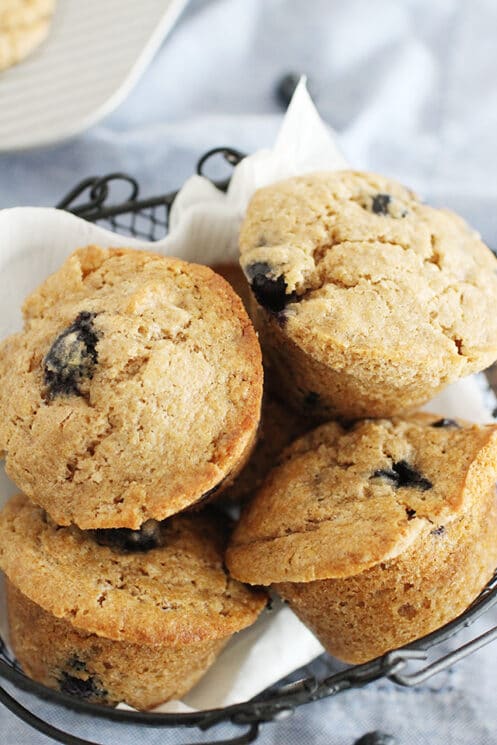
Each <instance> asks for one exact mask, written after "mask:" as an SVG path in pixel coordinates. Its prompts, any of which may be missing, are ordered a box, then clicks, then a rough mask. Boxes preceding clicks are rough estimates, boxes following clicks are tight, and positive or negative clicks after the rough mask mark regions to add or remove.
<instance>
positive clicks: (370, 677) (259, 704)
mask: <svg viewBox="0 0 497 745" xmlns="http://www.w3.org/2000/svg"><path fill="white" fill-rule="evenodd" d="M219 156H221V157H222V158H223V159H224V160H225V161H226V163H227V164H228V165H230V166H232V167H234V166H236V165H237V164H238V163H239V162H240V161H241V160H242V159H243V157H244V155H243V153H241V152H240V151H238V150H235V149H233V148H229V147H219V148H214V149H213V150H209V152H207V153H205V155H203V156H202V157H201V158H200V160H199V161H198V164H197V169H196V172H197V174H198V175H201V176H204V177H206V178H208V176H206V166H207V165H208V163H209V162H210V161H211V159H212V158H217V157H219ZM229 180H230V179H229V178H228V179H225V180H220V181H212V183H214V185H215V186H217V188H219V189H222V190H226V189H227V188H228V185H229ZM115 183H124V184H126V185H127V186H128V187H129V188H130V192H129V195H128V197H127V198H126V199H125V200H124V201H120V202H117V203H115V202H114V203H113V202H112V201H111V191H112V185H113V184H115ZM176 194H177V192H176V191H174V192H170V193H168V194H164V195H161V196H158V197H150V198H145V199H143V198H139V196H140V188H139V184H138V182H137V181H136V179H134V178H132V177H130V176H129V175H127V174H124V173H112V174H108V175H107V176H104V177H91V178H87V179H84V180H83V181H81V182H80V183H79V184H78V185H76V186H75V187H74V188H73V189H71V191H70V192H69V193H68V194H67V195H66V197H64V199H62V200H61V201H60V202H59V204H58V205H57V207H58V208H59V209H64V210H67V211H69V212H72V213H73V214H75V215H77V216H79V217H82V218H84V219H85V220H88V221H90V222H103V221H108V222H110V223H111V225H112V226H115V225H116V223H115V219H116V218H117V217H118V216H121V215H132V216H136V215H139V214H140V213H143V211H144V210H154V209H156V208H161V209H164V210H165V213H166V217H165V219H164V220H159V219H157V218H156V217H154V216H153V212H152V217H150V215H149V214H147V213H146V217H147V218H148V219H151V220H153V223H154V229H155V227H157V226H159V227H163V228H164V229H165V230H167V227H168V220H169V213H170V209H171V206H172V204H173V202H174V198H175V196H176ZM133 226H134V223H133V222H131V225H130V227H128V228H127V229H128V230H129V231H130V233H131V234H133ZM140 234H142V233H140ZM147 235H150V234H147ZM496 604H497V569H496V572H495V574H494V576H493V577H492V579H491V580H490V582H489V583H488V584H487V586H486V587H485V588H484V590H483V591H482V592H481V594H480V595H479V597H478V598H477V599H476V600H475V601H474V603H473V604H472V605H471V606H470V607H469V608H468V609H467V610H466V611H465V612H464V613H462V614H461V615H460V616H459V617H458V618H456V619H454V620H453V621H451V622H449V623H447V624H445V625H444V626H443V627H441V628H440V629H437V630H436V631H433V632H432V633H431V634H428V635H426V636H424V637H423V638H421V639H418V640H416V641H415V642H412V643H411V644H408V645H406V646H405V647H402V648H400V649H398V650H394V651H391V652H388V653H387V654H385V655H383V656H382V657H378V658H376V659H375V660H372V661H370V662H367V663H364V664H362V665H355V666H352V667H349V668H347V669H345V670H343V671H341V672H337V673H333V674H331V675H329V676H327V677H324V678H323V679H321V680H318V679H317V678H315V677H304V678H302V679H300V680H297V681H296V682H293V683H290V684H287V685H281V686H280V687H277V686H272V687H271V688H270V689H268V690H267V691H264V692H262V693H261V694H259V695H258V696H256V697H255V698H253V699H252V700H250V701H246V702H243V703H241V704H234V705H232V706H228V707H225V708H220V709H209V710H205V711H199V712H192V713H184V714H167V713H157V712H141V711H126V710H120V709H112V708H108V707H105V706H102V705H99V704H92V703H89V702H87V701H84V700H81V699H77V698H75V697H74V696H70V695H68V694H66V693H63V692H61V691H57V690H54V689H51V688H47V687H46V686H44V685H42V684H41V683H38V682H36V681H34V680H31V679H30V678H28V677H27V676H26V675H25V674H24V673H23V672H22V670H21V669H20V668H19V666H18V664H17V663H16V661H15V659H13V658H11V657H10V656H9V654H8V651H7V648H6V645H5V643H4V641H3V639H2V638H1V637H0V677H2V678H4V679H5V680H7V681H9V683H11V684H13V685H14V686H15V687H16V688H18V689H21V690H23V691H26V692H28V693H31V694H34V695H36V696H37V697H38V698H40V699H42V700H44V701H48V702H50V703H53V704H58V705H60V706H62V707H64V708H66V709H70V710H73V711H75V712H78V713H79V714H82V715H91V716H93V717H97V718H99V719H107V720H111V721H115V722H119V723H121V724H135V725H136V724H142V725H147V726H150V727H157V726H162V727H172V728H176V727H197V728H199V729H200V730H204V731H205V730H208V729H210V728H211V727H214V726H216V725H219V724H222V723H225V722H229V723H232V724H235V725H239V726H245V727H247V729H246V731H245V732H244V733H243V734H242V735H240V736H238V737H235V738H234V739H233V738H232V739H229V740H218V741H216V742H217V743H219V744H221V743H223V744H224V745H245V743H251V742H253V741H254V740H255V739H256V738H257V736H258V733H259V727H260V725H261V724H263V723H266V722H271V721H274V720H278V719H281V718H284V717H286V716H288V715H290V714H292V713H293V712H294V711H295V709H297V708H298V707H300V706H302V705H304V704H307V703H311V702H313V701H317V700H320V699H322V698H326V697H330V696H334V695H337V694H338V693H340V692H341V691H344V690H350V689H353V688H360V687H363V686H365V685H367V684H368V683H371V682H373V681H376V680H379V679H382V678H384V679H388V680H391V681H392V682H394V683H396V684H398V685H401V686H407V687H413V686H416V685H419V684H420V683H422V682H424V681H425V680H427V679H428V678H430V677H432V676H433V675H436V674H437V673H439V672H441V671H442V670H445V669H447V668H448V667H450V666H451V665H452V664H454V663H456V662H458V661H460V660H461V659H463V658H465V657H467V656H468V655H470V654H472V653H473V652H475V651H476V650H478V649H480V648H482V647H483V646H485V645H486V644H489V643H490V642H492V641H494V640H495V639H497V626H494V627H493V628H491V629H489V630H488V631H486V632H484V633H483V634H481V635H480V636H478V637H476V638H473V639H472V640H471V641H469V642H467V643H465V644H463V645H461V646H459V647H457V648H456V649H454V650H453V651H451V652H449V653H447V654H445V655H442V656H440V657H439V658H438V659H436V660H435V661H434V662H431V663H426V664H424V665H422V666H421V668H420V669H418V670H415V671H411V672H409V670H408V669H407V668H408V666H409V663H412V662H416V661H417V662H426V660H427V653H428V651H429V650H430V649H432V648H433V647H436V646H437V645H439V644H441V643H443V642H445V641H446V640H448V639H449V638H451V637H453V636H455V635H456V634H458V633H459V632H460V631H461V630H462V629H464V628H467V627H469V626H470V625H471V624H473V623H474V622H475V621H476V620H477V619H478V618H480V617H481V616H482V615H483V614H484V613H486V612H487V611H488V610H489V609H490V608H491V607H492V606H494V605H496ZM0 702H1V703H3V704H4V705H5V706H6V707H7V708H8V709H10V710H11V711H12V712H13V713H14V714H15V715H17V716H18V717H19V718H20V719H22V720H23V721H25V722H26V723H27V724H29V725H31V726H32V727H34V728H35V729H37V730H39V731H40V732H43V733H44V734H46V735H47V736H49V737H52V738H53V739H54V740H56V741H58V742H61V743H64V744H65V745H97V744H96V743H91V742H90V741H88V740H85V739H81V738H79V737H76V736H74V735H72V734H70V733H67V732H64V731H62V730H59V729H57V728H56V727H54V726H53V725H51V724H49V723H47V722H45V721H44V720H43V719H41V718H39V717H37V716H36V715H34V714H33V713H32V712H30V711H29V710H28V709H26V708H25V707H24V706H23V705H22V704H21V703H19V702H18V701H17V700H16V699H15V698H14V697H13V696H12V695H11V694H10V693H9V692H8V691H7V690H5V688H3V687H2V686H0ZM206 745H208V744H207V743H206ZM212 745H215V744H214V743H212Z"/></svg>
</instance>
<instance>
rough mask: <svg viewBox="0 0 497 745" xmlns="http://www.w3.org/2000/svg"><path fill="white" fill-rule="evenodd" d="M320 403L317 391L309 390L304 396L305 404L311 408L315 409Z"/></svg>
mask: <svg viewBox="0 0 497 745" xmlns="http://www.w3.org/2000/svg"><path fill="white" fill-rule="evenodd" d="M318 403H319V393H316V391H309V393H307V395H306V396H305V398H304V406H306V407H307V408H309V409H314V408H315V407H316V406H317V405H318Z"/></svg>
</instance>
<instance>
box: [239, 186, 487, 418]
mask: <svg viewBox="0 0 497 745" xmlns="http://www.w3.org/2000/svg"><path fill="white" fill-rule="evenodd" d="M378 200H379V201H378ZM373 205H374V207H373ZM240 261H241V265H242V268H243V269H244V271H245V273H246V275H247V277H248V278H249V279H250V275H251V267H252V268H253V267H254V266H257V265H259V266H261V265H262V266H264V265H265V266H266V267H268V270H267V272H266V274H267V276H268V277H270V278H272V279H277V278H282V280H284V283H285V285H286V296H287V300H288V302H287V304H286V307H285V308H284V310H283V311H282V313H281V314H279V320H280V330H281V335H282V336H283V337H286V338H287V339H289V340H291V341H292V343H294V344H295V345H296V346H297V347H298V349H299V350H301V351H302V353H305V354H308V355H310V356H311V357H312V358H313V359H315V360H316V361H317V362H319V363H322V364H324V365H325V366H328V367H329V368H332V369H333V370H335V371H342V372H343V373H345V374H349V375H353V376H354V377H355V376H357V377H358V378H359V380H363V379H364V380H367V377H368V376H367V367H368V366H371V367H373V368H375V369H376V368H382V365H383V363H385V365H386V370H383V369H380V370H379V372H375V373H374V374H373V375H372V379H375V376H376V375H378V376H379V382H378V385H380V384H381V385H382V386H383V388H387V387H388V385H387V384H388V380H391V381H392V383H393V385H394V387H395V388H398V389H399V390H402V389H403V388H404V387H407V388H409V386H412V382H413V380H412V379H414V378H416V377H419V385H420V386H421V387H424V389H425V390H426V391H427V395H426V397H425V399H424V400H428V398H429V397H430V392H431V395H434V393H433V392H434V391H436V390H438V388H439V387H440V386H441V385H446V384H447V383H449V382H451V381H453V380H456V379H458V378H459V377H461V376H464V375H468V374H470V373H472V372H475V371H476V370H481V369H483V368H485V367H487V366H488V365H490V364H491V363H492V362H493V361H494V360H495V358H496V357H497V315H496V314H495V312H494V302H495V297H496V295H497V272H496V270H497V260H496V258H495V256H494V255H493V254H492V252H491V251H490V250H489V249H488V248H487V247H486V246H485V245H484V244H483V243H482V241H481V240H480V238H479V236H478V235H477V233H476V232H475V231H473V230H471V229H470V228H469V227H468V226H467V225H466V223H465V222H464V221H463V220H462V219H461V218H459V217H458V216H457V215H455V214H453V213H451V212H450V211H448V210H441V209H434V208H432V207H429V206H428V205H426V204H422V203H421V202H420V201H419V200H418V199H417V198H416V196H415V195H414V194H413V193H412V192H411V191H409V190H408V189H406V188H405V187H403V186H402V185H401V184H399V183H397V182H395V181H393V180H391V179H388V178H385V177H383V176H378V175H375V174H370V173H361V172H355V171H338V172H334V173H311V174H308V175H305V176H299V177H295V178H292V179H288V180H286V181H282V182H279V183H276V184H272V185H270V186H268V187H265V188H263V189H259V190H258V191H257V192H256V193H255V195H254V197H253V198H252V200H251V202H250V205H249V208H248V211H247V214H246V217H245V221H244V223H243V225H242V229H241V234H240ZM267 315H268V317H269V321H271V318H272V316H271V314H270V313H269V314H267ZM282 318H283V319H284V324H283V325H282V323H281V320H282ZM273 325H274V319H273ZM280 343H281V339H280ZM380 373H381V374H380ZM383 378H385V380H383ZM381 385H380V387H381ZM365 387H366V388H367V386H366V383H365ZM365 395H366V393H365ZM420 396H421V397H422V392H421V393H420V392H419V391H410V392H409V396H408V397H407V398H408V400H407V401H406V403H405V405H404V409H406V408H408V407H409V399H411V405H412V402H414V404H417V399H419V397H420ZM365 414H366V415H367V411H366V412H365Z"/></svg>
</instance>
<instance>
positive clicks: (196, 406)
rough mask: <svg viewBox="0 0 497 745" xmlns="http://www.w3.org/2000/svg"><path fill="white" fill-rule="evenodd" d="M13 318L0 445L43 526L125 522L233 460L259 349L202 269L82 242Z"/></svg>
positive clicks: (161, 509) (178, 496)
mask: <svg viewBox="0 0 497 745" xmlns="http://www.w3.org/2000/svg"><path fill="white" fill-rule="evenodd" d="M24 318H25V326H24V330H23V331H22V332H20V333H18V334H15V335H13V336H11V337H9V338H8V339H6V340H5V341H4V342H3V343H2V344H1V345H0V381H1V386H0V452H2V451H3V452H5V454H6V470H7V473H8V474H9V476H11V478H12V479H13V480H14V481H15V483H16V484H17V485H18V487H19V488H20V489H21V490H22V491H23V492H24V493H25V494H27V496H29V497H30V499H32V500H33V501H34V502H35V503H36V504H38V505H40V506H42V507H43V508H44V509H45V510H46V511H47V512H48V513H49V515H50V516H51V518H52V519H53V520H54V521H55V522H56V523H57V524H59V525H68V524H70V523H75V524H76V525H78V526H79V527H80V528H83V529H90V528H121V527H122V528H134V529H136V528H138V527H139V526H140V525H141V524H142V523H144V522H145V521H146V520H148V519H150V518H155V519H158V520H162V519H164V518H165V517H167V516H169V515H172V514H175V513H177V512H179V511H180V510H182V509H184V508H186V507H188V506H189V505H191V504H193V503H195V502H197V501H198V500H199V499H200V498H201V497H202V496H204V495H205V494H206V493H208V492H212V490H214V489H215V488H216V487H218V486H219V485H220V483H221V482H222V481H223V479H226V480H227V481H229V480H230V478H231V476H232V475H233V474H234V473H235V472H236V470H237V469H238V468H239V467H240V466H241V465H242V464H243V462H244V460H245V458H246V456H247V455H248V453H249V451H250V448H251V446H252V443H253V440H254V437H255V433H256V429H257V425H258V421H259V415H260V404H261V396H262V364H261V354H260V348H259V344H258V341H257V337H256V334H255V331H254V329H253V327H252V325H251V323H250V320H249V318H248V316H247V314H246V312H245V310H244V308H243V305H242V303H241V301H240V299H239V298H238V296H237V295H236V294H235V293H234V292H233V291H232V289H231V287H230V286H229V285H228V284H227V283H226V282H225V281H224V280H223V279H222V278H221V277H219V276H218V275H216V274H215V273H214V272H212V271H211V270H210V269H209V268H207V267H203V266H199V265H195V264H189V263H187V262H185V261H180V260H179V259H173V258H166V257H163V256H158V255H155V254H151V253H146V252H143V251H132V250H125V249H108V250H104V249H100V248H97V247H94V246H90V247H88V248H84V249H81V250H78V251H76V252H75V253H73V254H72V255H71V256H70V257H69V258H68V259H67V261H66V262H65V264H64V265H63V266H62V267H61V269H60V270H59V271H57V272H56V273H55V274H53V275H52V276H51V277H49V278H48V279H47V280H46V281H45V282H44V283H43V284H42V285H41V287H39V288H38V290H36V291H35V292H34V293H33V294H32V295H31V296H30V297H28V299H27V300H26V302H25V304H24Z"/></svg>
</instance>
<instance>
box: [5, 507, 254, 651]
mask: <svg viewBox="0 0 497 745" xmlns="http://www.w3.org/2000/svg"><path fill="white" fill-rule="evenodd" d="M156 531H157V535H156V543H157V545H156V547H155V548H150V549H149V550H146V551H130V550H126V549H125V548H124V546H126V545H128V546H129V542H128V541H127V538H129V533H131V531H127V532H126V531H120V530H117V531H96V534H94V533H93V532H85V531H81V530H80V529H79V528H77V527H76V526H70V527H65V528H61V527H58V526H56V525H54V524H53V523H52V522H51V521H50V520H48V519H47V517H46V514H45V513H44V511H43V510H41V509H40V508H39V507H36V506H35V505H33V504H32V503H31V502H30V501H29V500H28V499H27V497H25V496H24V495H22V494H19V495H17V496H15V497H13V498H12V499H10V500H9V502H8V503H7V504H6V505H5V507H4V508H3V510H2V512H1V513H0V566H1V568H2V569H3V571H4V572H5V574H6V575H7V577H8V578H9V580H10V581H11V582H12V584H13V585H15V587H17V588H18V589H19V590H20V591H21V592H22V593H23V594H24V595H26V596H27V597H28V598H29V599H30V600H32V601H33V602H35V603H37V604H38V605H39V606H41V607H42V608H44V610H46V611H48V612H49V613H52V614H53V615H54V616H56V617H57V618H64V619H66V620H67V621H69V622H70V623H71V624H72V625H73V626H75V627H76V628H78V629H81V630H83V631H86V632H89V633H93V634H97V635H99V636H104V637H106V638H107V639H114V640H116V641H119V640H124V641H128V642H132V643H137V644H161V643H172V644H182V643H188V642H191V641H200V640H202V639H218V638H223V637H226V636H228V635H230V634H232V633H233V632H235V631H239V630H240V629H242V628H245V627H246V626H249V625H250V624H251V623H253V622H254V621H255V619H256V618H257V616H258V615H259V613H260V612H261V610H262V608H263V607H264V605H265V603H266V596H265V594H264V593H261V592H254V591H253V590H251V589H250V588H247V587H244V586H243V585H242V584H240V583H239V582H237V581H236V580H234V579H231V578H230V577H229V575H228V574H227V571H226V570H225V568H224V565H223V553H224V547H225V542H226V538H227V535H226V525H225V524H223V522H222V520H220V518H219V516H217V517H214V516H213V515H210V514H209V513H208V512H207V511H203V512H202V513H197V514H193V513H191V514H190V513H189V514H184V515H181V516H177V517H174V518H171V519H170V520H167V521H166V522H164V523H160V524H158V525H157V526H156ZM98 541H100V543H99V542H98ZM103 542H106V543H108V544H109V545H102V543H103Z"/></svg>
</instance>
